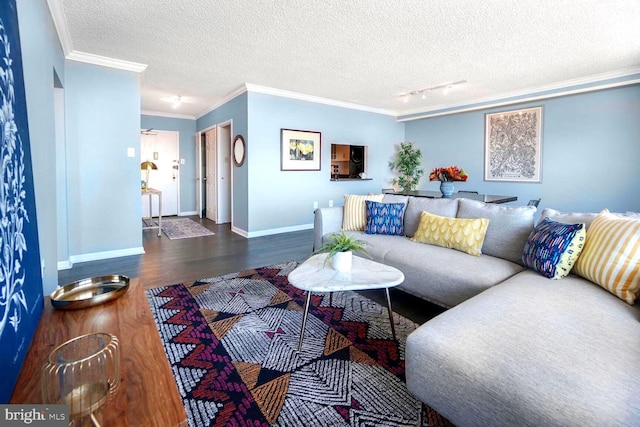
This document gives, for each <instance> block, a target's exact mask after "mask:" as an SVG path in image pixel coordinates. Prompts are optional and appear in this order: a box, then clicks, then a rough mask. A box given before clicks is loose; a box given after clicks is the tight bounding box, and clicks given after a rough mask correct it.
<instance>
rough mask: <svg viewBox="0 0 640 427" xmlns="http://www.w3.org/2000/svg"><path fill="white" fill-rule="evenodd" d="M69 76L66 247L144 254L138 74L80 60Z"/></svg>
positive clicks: (85, 252) (92, 253)
mask: <svg viewBox="0 0 640 427" xmlns="http://www.w3.org/2000/svg"><path fill="white" fill-rule="evenodd" d="M65 74H66V75H65V103H66V123H67V125H66V139H67V152H68V154H67V182H68V186H69V192H68V200H67V206H68V212H69V224H70V227H69V252H70V254H71V255H72V257H73V256H79V259H80V260H82V261H84V260H86V257H87V256H89V257H90V258H94V259H99V258H104V257H108V256H117V255H125V254H131V253H141V252H142V222H141V221H140V218H141V217H142V205H141V203H140V81H139V75H138V74H136V73H133V72H129V71H123V70H116V69H111V68H105V67H100V66H96V65H91V64H85V63H81V62H75V61H67V62H66V70H65ZM128 147H134V148H135V151H136V155H135V156H134V157H127V148H128Z"/></svg>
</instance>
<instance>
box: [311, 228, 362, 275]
mask: <svg viewBox="0 0 640 427" xmlns="http://www.w3.org/2000/svg"><path fill="white" fill-rule="evenodd" d="M365 244H366V243H365V242H363V241H361V240H358V239H356V238H354V237H353V236H349V235H347V234H345V232H344V230H341V231H340V232H339V233H333V234H331V235H330V236H329V240H328V241H327V242H324V243H323V244H322V245H321V246H320V247H319V248H318V249H317V250H316V251H315V252H314V253H316V254H319V253H326V254H327V258H326V259H325V263H326V262H328V261H329V260H331V267H333V268H334V269H336V270H338V271H342V272H345V271H350V270H351V264H352V262H353V253H354V252H362V253H364V254H367V255H368V253H367V251H366V249H365Z"/></svg>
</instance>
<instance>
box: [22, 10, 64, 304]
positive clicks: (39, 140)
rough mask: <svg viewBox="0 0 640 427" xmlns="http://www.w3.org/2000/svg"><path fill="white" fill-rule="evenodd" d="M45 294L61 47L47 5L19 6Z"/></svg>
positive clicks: (50, 272)
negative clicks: (56, 78) (56, 93)
mask: <svg viewBox="0 0 640 427" xmlns="http://www.w3.org/2000/svg"><path fill="white" fill-rule="evenodd" d="M17 7H18V24H19V27H20V42H21V45H22V65H23V73H24V82H25V94H26V98H27V113H28V119H29V139H30V140H31V158H32V162H33V178H34V187H35V195H36V211H37V216H38V218H37V219H38V240H39V246H40V257H41V259H42V263H43V265H44V270H43V275H42V281H43V290H44V294H45V295H48V294H50V293H51V292H52V291H53V290H54V289H55V288H56V287H57V286H58V269H57V267H56V266H57V261H58V258H57V251H58V243H57V220H56V210H57V204H56V198H57V197H58V196H57V192H56V141H55V135H56V129H55V115H54V90H53V88H54V78H53V76H54V71H55V73H56V74H57V75H58V76H59V77H60V79H62V80H63V81H64V75H65V64H64V56H63V53H62V48H61V47H60V44H59V43H58V36H57V33H56V30H55V27H54V25H53V20H52V19H51V15H50V14H49V8H48V6H47V2H46V0H30V1H18V2H17Z"/></svg>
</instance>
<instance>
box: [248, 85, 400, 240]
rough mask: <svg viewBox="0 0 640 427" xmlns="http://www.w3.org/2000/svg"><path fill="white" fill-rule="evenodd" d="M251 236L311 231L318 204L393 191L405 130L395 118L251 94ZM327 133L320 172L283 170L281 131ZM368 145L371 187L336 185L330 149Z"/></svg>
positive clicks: (348, 183)
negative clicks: (393, 164) (393, 169)
mask: <svg viewBox="0 0 640 427" xmlns="http://www.w3.org/2000/svg"><path fill="white" fill-rule="evenodd" d="M248 116H249V132H248V135H249V141H248V143H247V148H248V161H249V165H250V168H249V194H248V196H249V232H250V233H251V235H256V234H260V233H261V232H266V231H268V230H273V229H276V230H278V229H285V230H286V229H288V228H289V229H290V228H293V229H295V228H296V227H297V228H306V227H309V226H310V224H312V223H313V202H314V201H317V202H318V203H319V206H320V207H323V206H327V205H328V203H329V200H333V201H334V203H335V205H337V206H339V205H342V204H343V200H344V195H345V194H348V193H357V194H362V193H368V192H377V193H379V192H380V191H381V189H382V188H383V187H389V180H390V179H391V177H392V175H391V173H390V172H389V168H388V166H387V163H388V161H389V160H390V159H391V158H392V157H393V154H394V152H395V146H396V145H397V144H399V143H400V142H402V141H403V138H404V124H402V123H398V122H397V120H396V118H395V117H391V116H386V115H382V114H376V113H371V112H365V111H359V110H353V109H347V108H342V107H336V106H330V105H324V104H318V103H312V102H307V101H301V100H295V99H290V98H284V97H278V96H272V95H266V94H261V93H252V92H250V93H249V102H248ZM281 128H287V129H299V130H310V131H318V132H321V133H322V155H321V161H322V165H321V170H320V171H304V172H301V171H295V172H294V171H281V170H280V129H281ZM332 143H339V144H351V145H366V146H367V147H368V158H367V162H368V164H367V170H368V173H369V176H370V177H371V178H373V180H371V181H337V182H335V181H334V182H331V181H330V180H329V179H330V164H331V144H332Z"/></svg>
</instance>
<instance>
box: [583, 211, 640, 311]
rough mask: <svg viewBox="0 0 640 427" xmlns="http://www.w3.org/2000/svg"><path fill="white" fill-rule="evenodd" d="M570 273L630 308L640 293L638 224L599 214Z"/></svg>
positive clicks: (609, 214)
mask: <svg viewBox="0 0 640 427" xmlns="http://www.w3.org/2000/svg"><path fill="white" fill-rule="evenodd" d="M573 270H574V271H573V272H574V273H576V274H577V275H579V276H582V277H584V278H585V279H588V280H591V281H592V282H594V283H597V284H598V285H600V286H602V287H603V288H605V289H606V290H608V291H609V292H611V293H612V294H614V295H616V296H618V297H619V298H621V299H622V300H624V301H626V302H627V303H629V304H633V303H634V301H635V299H636V297H637V296H638V294H639V293H640V220H639V219H633V218H625V217H621V216H618V215H614V214H612V213H609V211H608V210H607V209H605V210H603V211H602V212H600V213H599V214H598V215H597V216H596V218H595V219H594V220H593V222H592V223H591V226H590V227H589V228H588V229H587V238H586V239H585V242H584V248H583V250H582V253H581V254H580V257H579V258H578V261H576V264H575V266H574V268H573Z"/></svg>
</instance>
